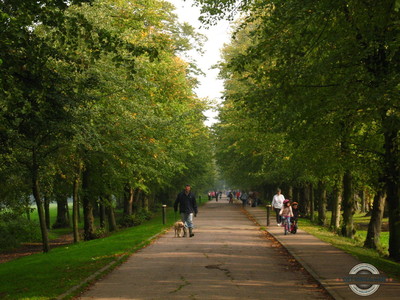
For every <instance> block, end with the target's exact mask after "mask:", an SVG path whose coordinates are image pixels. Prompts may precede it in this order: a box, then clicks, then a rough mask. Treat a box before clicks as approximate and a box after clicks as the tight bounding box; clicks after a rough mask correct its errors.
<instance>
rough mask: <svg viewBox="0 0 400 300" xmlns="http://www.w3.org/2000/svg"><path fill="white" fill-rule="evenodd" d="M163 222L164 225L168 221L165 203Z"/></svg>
mask: <svg viewBox="0 0 400 300" xmlns="http://www.w3.org/2000/svg"><path fill="white" fill-rule="evenodd" d="M162 223H163V224H164V225H165V224H166V223H167V206H166V205H165V204H163V206H162Z"/></svg>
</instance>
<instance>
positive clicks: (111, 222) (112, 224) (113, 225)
mask: <svg viewBox="0 0 400 300" xmlns="http://www.w3.org/2000/svg"><path fill="white" fill-rule="evenodd" d="M108 202H109V203H108V205H107V209H106V210H107V215H108V230H109V231H110V232H113V231H116V230H117V222H116V221H115V213H114V207H113V205H112V202H111V199H110V198H109V201H108Z"/></svg>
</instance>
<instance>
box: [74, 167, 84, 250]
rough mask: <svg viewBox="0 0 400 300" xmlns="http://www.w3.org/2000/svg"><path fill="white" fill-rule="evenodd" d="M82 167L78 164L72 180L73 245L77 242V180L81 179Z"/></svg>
mask: <svg viewBox="0 0 400 300" xmlns="http://www.w3.org/2000/svg"><path fill="white" fill-rule="evenodd" d="M81 172H82V165H81V164H79V167H78V170H77V173H76V175H75V176H76V177H75V179H74V184H73V190H72V199H73V204H72V228H73V232H74V243H78V242H79V195H78V192H79V179H80V177H81Z"/></svg>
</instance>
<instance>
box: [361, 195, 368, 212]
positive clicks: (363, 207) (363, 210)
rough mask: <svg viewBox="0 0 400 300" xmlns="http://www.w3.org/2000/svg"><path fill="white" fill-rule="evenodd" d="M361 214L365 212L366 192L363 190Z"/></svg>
mask: <svg viewBox="0 0 400 300" xmlns="http://www.w3.org/2000/svg"><path fill="white" fill-rule="evenodd" d="M361 212H362V213H366V212H367V191H366V190H365V189H363V190H362V191H361Z"/></svg>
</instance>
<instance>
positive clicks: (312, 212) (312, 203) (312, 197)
mask: <svg viewBox="0 0 400 300" xmlns="http://www.w3.org/2000/svg"><path fill="white" fill-rule="evenodd" d="M309 186H310V188H309V189H310V220H311V221H314V207H315V205H314V201H315V199H314V185H313V184H312V183H310V185H309Z"/></svg>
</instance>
